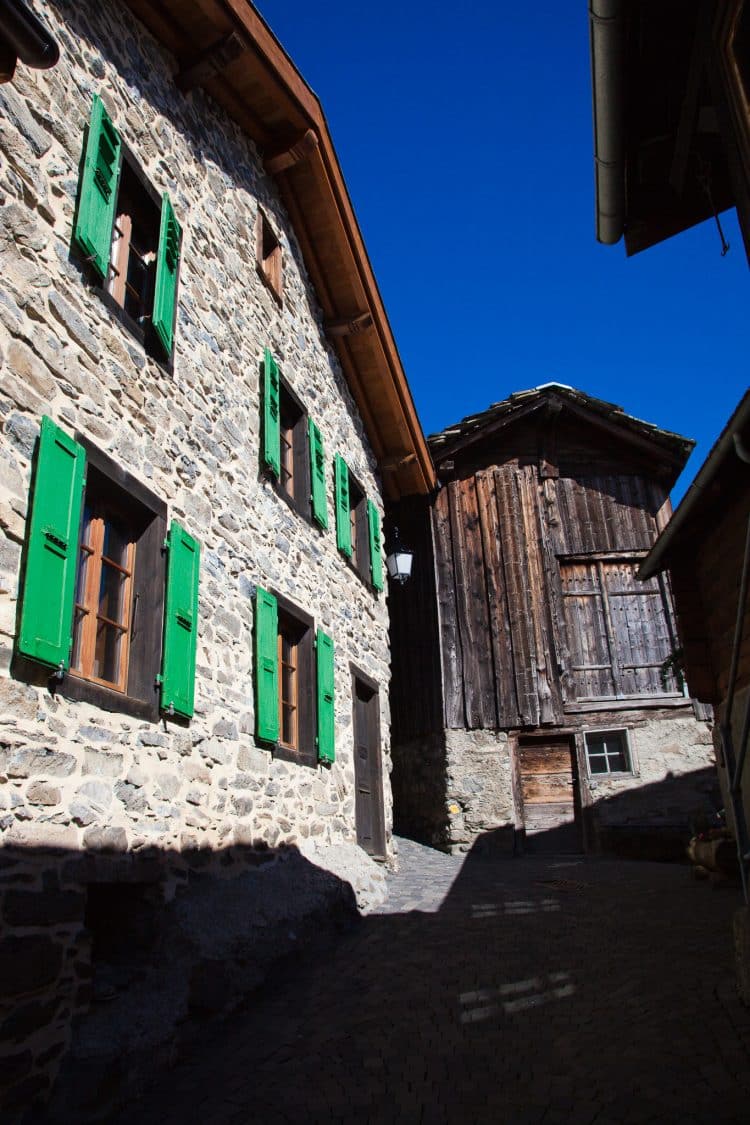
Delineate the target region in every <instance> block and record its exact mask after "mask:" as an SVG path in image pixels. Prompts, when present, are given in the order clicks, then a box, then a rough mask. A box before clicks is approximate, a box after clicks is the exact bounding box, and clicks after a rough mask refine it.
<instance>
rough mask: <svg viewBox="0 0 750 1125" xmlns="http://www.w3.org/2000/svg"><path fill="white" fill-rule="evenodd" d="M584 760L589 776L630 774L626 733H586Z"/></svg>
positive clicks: (631, 769)
mask: <svg viewBox="0 0 750 1125" xmlns="http://www.w3.org/2000/svg"><path fill="white" fill-rule="evenodd" d="M584 737H585V740H586V760H587V762H588V767H589V774H590V775H591V776H592V777H595V776H597V775H600V774H609V773H632V772H633V767H632V764H631V760H630V748H629V746H628V736H627V731H624V730H607V731H587V733H586V734H585V736H584Z"/></svg>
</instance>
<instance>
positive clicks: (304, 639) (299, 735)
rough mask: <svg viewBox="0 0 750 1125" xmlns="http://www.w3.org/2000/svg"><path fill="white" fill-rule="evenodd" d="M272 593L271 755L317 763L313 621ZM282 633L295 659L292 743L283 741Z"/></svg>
mask: <svg viewBox="0 0 750 1125" xmlns="http://www.w3.org/2000/svg"><path fill="white" fill-rule="evenodd" d="M272 593H273V595H274V597H275V598H276V602H277V605H278V614H279V624H278V637H277V656H278V705H279V734H278V740H277V742H276V743H275V745H274V747H273V756H274V758H279V759H280V760H281V761H286V762H297V763H298V764H299V765H305V766H313V767H317V764H318V748H317V705H316V690H315V687H316V672H315V621H314V619H313V618H312V617H310V615H309V614H307V613H305V612H304V610H301V609H300V608H299V607H298V606H296V605H294V604H293V603H292V602H290V601H289V600H288V599H287V598H285V597H284V596H283V594H279V593H278V592H277V591H276V590H273V591H272ZM282 636H285V637H286V638H288V639H289V640H290V641H291V643H292V645H293V647H294V657H295V662H296V669H295V671H296V676H295V679H296V691H295V699H294V701H293V702H294V704H295V706H296V731H295V733H296V744H295V745H291V744H289V743H285V742H284V741H283V735H284V727H283V721H282V719H283V716H282V708H283V706H284V703H285V701H284V699H283V691H284V685H283V676H282V662H281V650H282Z"/></svg>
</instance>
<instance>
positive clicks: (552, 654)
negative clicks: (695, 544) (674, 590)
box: [432, 458, 676, 729]
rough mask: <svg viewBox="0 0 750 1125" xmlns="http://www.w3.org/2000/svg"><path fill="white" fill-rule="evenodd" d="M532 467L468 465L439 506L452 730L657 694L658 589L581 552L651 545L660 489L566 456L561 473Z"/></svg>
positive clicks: (629, 565)
mask: <svg viewBox="0 0 750 1125" xmlns="http://www.w3.org/2000/svg"><path fill="white" fill-rule="evenodd" d="M529 461H530V459H529V460H526V459H525V458H524V463H519V461H518V460H513V461H508V462H507V463H505V464H501V465H493V466H490V467H489V468H484V469H479V468H473V471H468V472H466V471H464V475H462V476H460V477H459V478H458V479H455V480H452V481H450V482H449V483H448V484H447V485H445V486H444V487H443V488H442V489H441V491H440V493H439V494H438V496H437V499H436V501H435V505H434V508H433V512H432V534H433V541H434V547H435V574H436V582H437V596H438V606H439V628H440V639H441V650H442V689H443V714H444V720H445V725H446V726H447V727H449V728H461V727H466V728H468V729H477V728H480V727H484V728H490V729H491V728H495V729H503V728H505V729H508V728H530V727H536V726H538V725H539V724H551V723H561V722H562V721H563V717H564V715H563V711H564V706H565V704H566V703H570V702H572V701H576V700H580V699H582V698H583V699H604V698H607V697H612V696H614V695H631V694H634V695H650V694H652V695H654V696H659V695H663V694H664V691H665V685H664V684H663V683H662V679H661V675H660V671H659V665H660V664H661V662H662V661H663V660H664V658H665V656H667V655H668V653H669V652H670V651H671V650H672V648H673V647H674V626H673V621H672V616H671V613H672V611H671V605H670V601H669V593H668V590H667V588H666V585H665V584H664V583H663V581H662V580H653V581H652V582H651V583H648V584H646V585H645V586H641V584H640V583H638V582H637V581H636V580H635V578H634V576H633V570H634V566H635V557H634V558H633V560H631V561H628V562H626V563H621V564H618V562H617V560H612V561H607V560H603V559H601V558H600V559H598V560H596V559H586V558H582V557H581V556H591V555H597V554H599V555H604V554H609V553H612V552H617V553H623V554H625V555H627V554H628V553H629V552H643V551H645V550H647V549H648V548H649V547H650V546H651V544H652V543H653V542H654V540H655V538H656V536H657V534H658V523H660V522H661V521H662V519H663V509H664V505H665V500H666V496H665V492H664V489H663V488H661V487H660V486H659V485H658V483H655V482H653V481H650V480H647V479H645V478H644V477H640V476H634V475H632V476H629V475H616V474H614V473H611V472H607V471H604V472H601V471H599V472H596V471H592V466H591V463H590V462H589V464H588V465H587V466H586V471H582V470H581V466H580V464H579V463H576V464H575V465H573V466H571V465H565V463H562V464H561V465H560V466H559V476H558V477H555V476H554V472H555V471H556V468H555V467H554V466H550V464H549V462H548V461H547V460H545V461H544V462H543V463H542V473H543V479H540V468H539V464H538V463H529ZM566 556H568V557H570V560H569V561H566ZM636 669H638V670H636ZM666 690H667V691H669V692H674V691H675V690H676V689H675V685H674V681H671V682H669V683H667V684H666Z"/></svg>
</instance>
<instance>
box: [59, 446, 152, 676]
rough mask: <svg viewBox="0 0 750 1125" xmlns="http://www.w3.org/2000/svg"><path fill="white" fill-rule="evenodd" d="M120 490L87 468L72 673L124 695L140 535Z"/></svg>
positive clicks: (77, 580) (74, 621)
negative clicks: (136, 542) (136, 552)
mask: <svg viewBox="0 0 750 1125" xmlns="http://www.w3.org/2000/svg"><path fill="white" fill-rule="evenodd" d="M117 492H118V490H117V489H114V488H112V487H111V486H110V485H108V483H107V482H106V481H105V479H104V478H102V477H101V476H100V475H99V474H98V473H95V471H94V470H93V469H92V468H89V479H88V481H87V484H86V491H85V498H84V504H83V522H82V528H81V542H80V546H79V559H78V576H77V578H76V598H75V604H74V608H73V654H72V657H71V661H70V668H71V671H72V672H75V673H76V674H77V675H80V676H83V677H84V678H85V679H87V680H94V681H96V682H97V683H103V684H107V686H109V687H112V688H115V690H116V691H124V690H125V687H126V684H127V672H128V651H129V647H130V639H131V623H132V607H133V571H134V565H135V550H136V544H135V540H136V534H137V533H136V529H135V525H134V522H133V520H132V518H131V517H130V515H129V514H128V511H127V509H126V508H125V507H124V505H122V503H121V501H120V502H119V503H118V498H117Z"/></svg>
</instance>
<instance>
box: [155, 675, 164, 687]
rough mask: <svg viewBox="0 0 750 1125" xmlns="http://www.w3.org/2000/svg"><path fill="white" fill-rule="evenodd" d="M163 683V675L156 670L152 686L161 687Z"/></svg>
mask: <svg viewBox="0 0 750 1125" xmlns="http://www.w3.org/2000/svg"><path fill="white" fill-rule="evenodd" d="M163 683H164V677H163V676H162V674H161V672H158V673H157V675H155V676H154V686H155V687H161V685H162V684H163Z"/></svg>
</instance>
